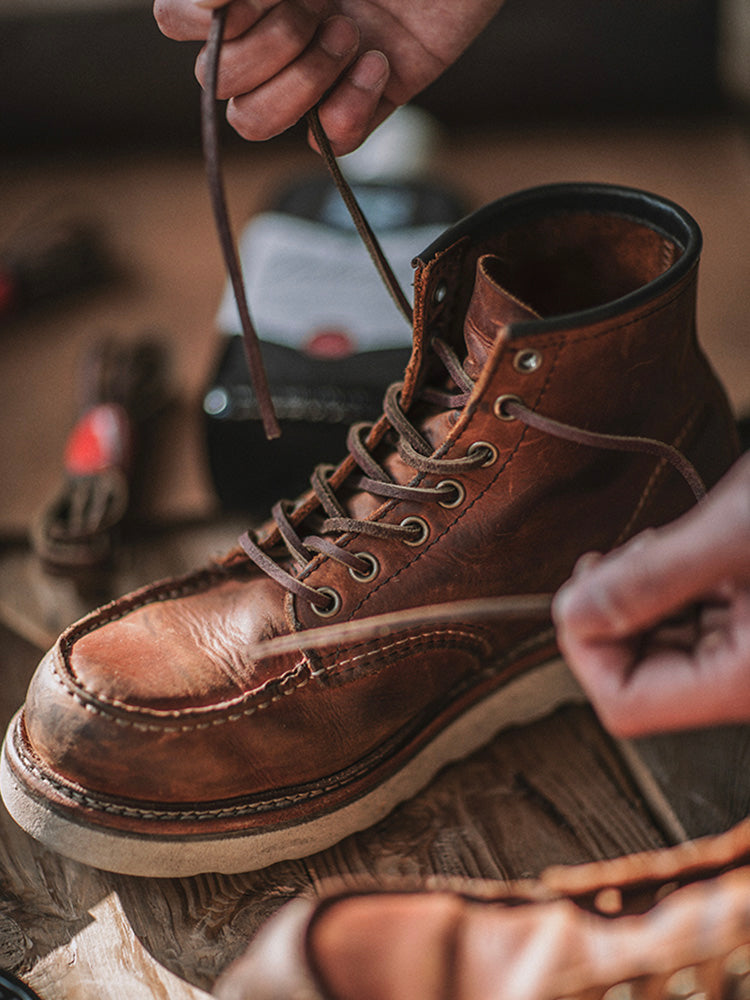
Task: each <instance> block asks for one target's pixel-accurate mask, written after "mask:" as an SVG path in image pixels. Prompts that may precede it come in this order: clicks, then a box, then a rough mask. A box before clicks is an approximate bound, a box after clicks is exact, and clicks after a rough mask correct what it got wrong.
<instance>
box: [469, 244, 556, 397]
mask: <svg viewBox="0 0 750 1000" xmlns="http://www.w3.org/2000/svg"><path fill="white" fill-rule="evenodd" d="M499 259H500V258H499V257H496V256H494V255H492V254H485V255H484V256H483V257H480V258H479V260H478V261H477V272H476V279H475V282H474V292H473V294H472V297H471V302H470V303H469V308H468V310H467V312H466V319H465V320H464V339H465V342H466V360H465V361H464V368H465V370H466V373H467V374H468V375H470V376H471V378H473V379H474V380H476V379H477V378H478V377H479V373H480V372H481V370H482V367H483V366H484V363H485V362H486V360H487V358H488V357H489V355H490V352H491V351H492V349H493V347H494V345H495V343H496V341H497V338H498V336H499V335H501V333H502V332H503V331H504V330H505V328H506V327H508V326H509V325H510V324H511V323H521V322H524V321H527V320H531V319H540V318H541V317H540V316H539V313H537V312H535V311H534V310H533V309H532V308H531V307H530V306H528V305H526V304H525V303H523V302H521V300H520V299H517V298H516V297H515V296H514V295H511V293H510V292H506V291H505V289H504V288H502V287H501V286H500V285H499V284H498V282H497V281H496V280H495V279H494V278H493V276H492V272H493V270H494V268H493V265H494V264H496V262H498V261H499Z"/></svg>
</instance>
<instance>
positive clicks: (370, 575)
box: [349, 552, 380, 583]
mask: <svg viewBox="0 0 750 1000" xmlns="http://www.w3.org/2000/svg"><path fill="white" fill-rule="evenodd" d="M355 555H356V556H357V559H361V560H362V562H366V563H367V565H368V566H369V567H370V568H369V569H368V570H365V572H364V573H358V572H357V570H356V569H352V567H351V566H350V567H349V576H351V578H352V579H353V580H357V581H358V583H369V582H370V581H371V580H374V579H375V577H376V576H377V575H378V573H379V572H380V563H379V562H378V561H377V559H376V558H375V556H373V555H371V554H370V553H369V552H356V553H355Z"/></svg>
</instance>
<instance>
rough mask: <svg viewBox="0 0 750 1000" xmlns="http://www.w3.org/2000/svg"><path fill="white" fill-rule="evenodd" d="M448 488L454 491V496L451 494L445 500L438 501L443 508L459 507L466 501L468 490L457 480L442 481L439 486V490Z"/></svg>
mask: <svg viewBox="0 0 750 1000" xmlns="http://www.w3.org/2000/svg"><path fill="white" fill-rule="evenodd" d="M447 486H450V488H451V489H452V490H453V496H451V495H450V494H449V495H448V496H447V497H445V499H444V500H438V503H439V504H440V506H441V507H459V506H460V505H461V504H462V503H463V502H464V500H465V499H466V490H465V489H464V487H463V485H462V484H461V483H459V481H458V480H457V479H441V480H440V482H439V483H438V484H437V488H438V489H441V487H447Z"/></svg>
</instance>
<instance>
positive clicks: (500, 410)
mask: <svg viewBox="0 0 750 1000" xmlns="http://www.w3.org/2000/svg"><path fill="white" fill-rule="evenodd" d="M506 403H520V404H521V406H523V400H522V399H520V398H519V397H518V396H513V395H511V394H510V393H505V395H503V396H498V397H497V399H496V400H495V402H494V403H493V404H492V412H493V413H494V414H495V416H496V417H497V419H498V420H515V419H516V417H514V416H513V414H512V413H506V412H505V409H504V407H505V404H506Z"/></svg>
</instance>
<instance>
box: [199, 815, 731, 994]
mask: <svg viewBox="0 0 750 1000" xmlns="http://www.w3.org/2000/svg"><path fill="white" fill-rule="evenodd" d="M214 992H215V994H216V995H217V996H218V997H219V998H220V1000H294V998H302V997H304V998H305V1000H403V998H405V997H408V998H409V1000H444V998H446V997H450V998H451V1000H508V998H511V997H512V998H513V1000H560V998H562V997H567V998H570V1000H573V998H579V1000H602V998H604V1000H698V998H700V1000H746V998H747V997H748V996H750V821H745V822H744V823H743V824H741V825H740V826H738V827H735V829H734V830H731V831H730V832H729V833H727V834H722V835H721V836H719V837H715V838H706V839H705V840H702V841H694V842H692V843H689V844H682V845H680V846H679V847H676V848H671V849H667V850H662V851H651V852H647V853H643V854H634V855H630V856H627V857H622V858H617V859H615V860H613V861H601V862H596V863H592V864H587V865H578V866H572V867H570V868H564V867H560V868H553V869H548V870H547V871H546V872H543V873H542V875H541V876H540V878H539V879H538V880H536V881H524V882H518V883H515V884H511V885H503V884H502V883H490V882H471V881H469V880H455V881H453V882H450V883H445V884H440V885H437V886H435V887H433V888H432V889H431V890H428V891H425V890H421V891H420V890H419V889H416V888H411V889H409V888H408V887H405V886H401V887H399V888H392V889H389V890H387V891H383V890H382V889H381V890H380V891H377V889H376V888H375V887H364V886H360V887H352V886H351V885H350V886H348V887H338V888H336V889H333V888H330V889H329V890H328V891H327V892H326V893H325V894H324V895H323V897H322V898H321V899H319V900H313V899H302V898H300V899H296V900H294V901H293V902H291V903H288V904H287V905H286V906H284V907H283V908H282V910H281V911H280V912H279V913H278V914H277V915H276V916H275V917H273V918H272V919H271V920H270V921H269V922H268V924H266V925H265V926H264V927H263V928H262V929H261V931H260V933H259V934H258V936H257V937H256V939H255V940H254V941H253V943H252V944H251V946H250V948H249V949H248V951H247V952H246V953H245V955H243V956H242V957H241V958H240V959H238V960H237V961H236V962H235V963H234V964H233V965H232V966H230V967H229V969H228V970H227V971H226V972H225V973H224V974H223V975H222V977H221V978H220V979H219V981H218V983H217V984H216V986H215V988H214Z"/></svg>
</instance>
